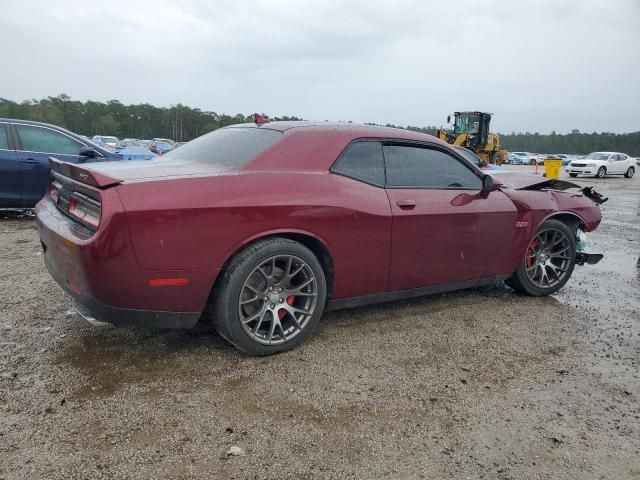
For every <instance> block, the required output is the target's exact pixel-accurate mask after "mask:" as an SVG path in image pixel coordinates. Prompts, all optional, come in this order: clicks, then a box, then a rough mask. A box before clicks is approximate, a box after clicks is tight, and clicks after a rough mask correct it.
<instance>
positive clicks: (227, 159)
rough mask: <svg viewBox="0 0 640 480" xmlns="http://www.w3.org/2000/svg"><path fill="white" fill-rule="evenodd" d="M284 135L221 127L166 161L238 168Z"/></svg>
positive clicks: (186, 144) (167, 154) (167, 155)
mask: <svg viewBox="0 0 640 480" xmlns="http://www.w3.org/2000/svg"><path fill="white" fill-rule="evenodd" d="M281 136H282V133H281V132H278V131H276V130H269V129H260V128H237V127H236V128H221V129H219V130H214V131H213V132H211V133H207V134H206V135H203V136H201V137H198V138H196V139H195V140H191V141H190V142H187V143H185V144H184V145H182V146H181V147H180V148H178V149H175V150H171V151H170V152H169V153H166V154H165V155H163V156H162V158H163V159H165V160H172V159H175V160H190V161H194V162H206V163H219V164H222V165H231V166H235V167H237V166H240V165H242V164H244V163H246V162H248V161H249V160H251V159H252V158H253V157H255V156H256V155H257V154H258V153H260V152H262V151H263V150H266V149H267V148H269V147H270V146H272V145H273V144H275V143H276V142H277V141H278V140H279V139H280V138H281Z"/></svg>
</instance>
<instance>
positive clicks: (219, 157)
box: [36, 121, 606, 355]
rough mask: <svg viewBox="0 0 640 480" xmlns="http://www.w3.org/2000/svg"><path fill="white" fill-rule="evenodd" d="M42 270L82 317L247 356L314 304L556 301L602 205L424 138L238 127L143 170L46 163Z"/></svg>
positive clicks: (298, 337) (582, 193)
mask: <svg viewBox="0 0 640 480" xmlns="http://www.w3.org/2000/svg"><path fill="white" fill-rule="evenodd" d="M50 161H51V166H52V182H51V184H50V187H49V191H48V193H47V194H46V195H45V197H44V198H43V199H42V200H41V201H40V202H39V203H38V205H37V209H36V212H37V227H38V231H39V235H40V239H41V242H42V248H43V251H44V255H43V257H44V260H45V264H46V266H47V268H48V270H49V272H50V273H51V275H52V276H53V277H54V278H55V280H56V281H57V282H58V283H59V284H60V285H61V286H62V288H63V289H64V290H66V292H68V293H69V294H70V295H71V296H72V297H73V298H74V299H75V302H76V305H77V308H78V310H79V312H80V313H81V314H82V315H83V316H84V317H85V318H87V319H88V320H90V321H101V322H108V323H112V324H115V325H137V326H145V327H161V328H189V327H192V326H194V325H195V324H196V322H197V321H198V320H199V319H200V318H201V317H207V318H208V319H210V320H211V321H212V322H213V325H214V326H215V328H216V329H217V331H218V332H219V333H220V335H221V336H222V337H223V338H225V339H226V340H227V341H228V342H230V343H231V344H233V345H234V346H236V347H237V348H239V349H240V350H242V351H244V352H247V353H249V354H253V355H267V354H272V353H277V352H281V351H284V350H288V349H291V348H293V347H295V346H297V345H299V344H300V343H301V342H303V341H304V340H305V338H307V337H308V336H309V335H310V334H311V333H312V332H313V330H314V329H315V328H316V326H317V325H318V322H319V321H320V317H321V316H322V314H323V312H324V311H326V310H329V309H337V308H346V307H356V306H359V305H364V304H369V303H374V302H382V301H390V300H395V299H402V298H408V297H415V296H420V295H426V294H431V293H436V292H444V291H450V290H456V289H464V288H470V287H477V286H481V285H486V284H489V283H492V282H499V281H503V280H504V281H506V282H507V283H508V285H510V286H511V287H512V288H513V289H514V290H516V291H518V292H522V293H524V294H528V295H534V296H542V295H549V294H551V293H554V292H556V291H557V290H558V289H560V288H561V287H562V286H563V285H564V284H565V283H566V282H567V281H568V280H569V277H570V276H571V274H572V271H573V269H574V266H575V265H576V264H584V263H595V262H597V261H598V260H599V259H600V258H601V257H602V256H601V255H594V254H591V255H589V254H587V253H585V252H581V251H579V249H578V248H577V247H576V245H577V238H578V236H579V232H580V231H582V232H590V231H592V230H594V229H595V228H597V226H598V224H599V223H600V220H601V213H600V207H599V204H600V203H602V202H603V201H605V200H606V199H605V198H603V197H602V196H600V195H599V194H598V193H597V192H594V191H593V190H592V189H590V188H583V189H581V188H580V187H578V186H577V185H575V184H573V183H570V182H565V181H561V180H550V179H545V178H542V177H540V176H535V175H524V176H523V175H516V174H511V173H505V172H503V173H500V175H496V176H495V178H494V177H492V176H490V175H488V174H487V173H486V172H484V171H482V170H480V169H479V168H477V167H476V166H475V165H473V164H472V162H470V161H469V160H467V159H466V158H465V157H464V156H463V155H462V154H461V153H460V152H459V151H457V150H456V149H455V148H452V147H450V146H449V145H447V144H446V143H443V142H441V141H439V140H437V139H435V138H434V137H432V136H429V135H425V134H421V133H415V132H411V131H405V130H400V129H393V128H383V127H374V126H361V125H353V124H340V123H328V122H322V123H312V122H273V123H268V122H267V123H265V122H264V121H256V122H255V123H250V124H241V125H234V126H230V127H226V128H222V129H219V130H216V131H214V132H212V133H209V134H206V135H204V136H202V137H199V138H197V139H195V140H193V141H191V142H189V143H187V144H185V145H182V146H181V147H180V148H178V149H175V150H173V151H171V152H169V153H167V154H165V155H164V156H162V157H160V158H158V159H155V160H151V161H144V162H136V161H130V162H113V163H109V162H107V163H94V164H83V165H76V164H69V163H64V162H60V161H58V160H56V159H55V158H51V159H50Z"/></svg>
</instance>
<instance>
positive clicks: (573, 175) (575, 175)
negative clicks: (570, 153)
mask: <svg viewBox="0 0 640 480" xmlns="http://www.w3.org/2000/svg"><path fill="white" fill-rule="evenodd" d="M569 176H570V177H571V178H576V177H577V176H578V174H577V173H570V174H569Z"/></svg>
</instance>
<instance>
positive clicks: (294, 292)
mask: <svg viewBox="0 0 640 480" xmlns="http://www.w3.org/2000/svg"><path fill="white" fill-rule="evenodd" d="M314 280H315V278H313V277H311V278H307V279H306V280H305V281H304V282H302V284H300V285H298V286H296V287H295V288H293V289H291V290H290V291H289V294H290V295H299V294H301V293H302V292H301V290H302V289H303V288H305V287H307V286H309V285H311V284H312V283H313V281H314Z"/></svg>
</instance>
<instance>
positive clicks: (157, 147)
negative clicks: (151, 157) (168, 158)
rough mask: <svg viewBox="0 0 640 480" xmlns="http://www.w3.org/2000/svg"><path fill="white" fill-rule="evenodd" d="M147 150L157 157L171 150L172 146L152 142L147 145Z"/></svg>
mask: <svg viewBox="0 0 640 480" xmlns="http://www.w3.org/2000/svg"><path fill="white" fill-rule="evenodd" d="M149 150H151V151H152V152H153V153H155V154H157V155H164V154H165V153H167V152H169V151H171V150H173V146H172V145H170V144H169V143H166V142H157V141H155V140H154V141H153V142H151V144H150V145H149Z"/></svg>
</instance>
